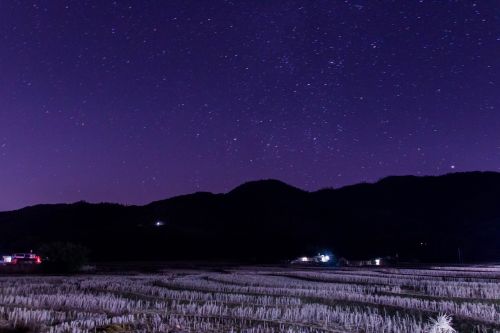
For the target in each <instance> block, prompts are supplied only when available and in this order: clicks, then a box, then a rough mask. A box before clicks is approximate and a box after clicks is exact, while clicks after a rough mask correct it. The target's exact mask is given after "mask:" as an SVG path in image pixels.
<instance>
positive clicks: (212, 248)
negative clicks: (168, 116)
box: [0, 172, 500, 262]
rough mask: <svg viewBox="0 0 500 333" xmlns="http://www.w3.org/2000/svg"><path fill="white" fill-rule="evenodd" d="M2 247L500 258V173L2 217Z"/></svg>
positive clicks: (102, 255) (134, 254) (253, 189)
mask: <svg viewBox="0 0 500 333" xmlns="http://www.w3.org/2000/svg"><path fill="white" fill-rule="evenodd" d="M157 222H159V223H157ZM0 230H1V231H2V232H1V234H0V247H1V248H0V250H1V251H26V250H27V249H37V248H38V247H40V246H42V245H43V244H46V243H48V242H53V241H70V242H75V243H80V244H83V245H85V246H86V247H88V248H89V249H90V251H91V256H92V258H93V259H94V260H145V259H146V260H184V259H208V260H241V261H256V262H272V261H276V260H282V259H286V258H293V257H295V256H298V255H301V254H305V253H311V252H317V251H320V250H329V251H332V252H333V253H335V254H337V255H338V256H343V257H346V258H349V259H355V258H372V257H375V256H386V255H391V256H394V255H396V254H397V255H398V257H399V258H400V259H401V260H419V261H425V262H440V261H441V262H456V261H457V252H458V249H460V252H461V254H462V258H463V259H464V260H465V261H467V262H478V261H494V260H499V259H500V174H499V173H494V172H469V173H454V174H448V175H444V176H435V177H430V176H429V177H415V176H397V177H388V178H384V179H382V180H380V181H378V182H376V183H373V184H367V183H363V184H357V185H352V186H347V187H343V188H340V189H324V190H320V191H316V192H307V191H303V190H301V189H298V188H295V187H293V186H290V185H288V184H285V183H283V182H280V181H277V180H263V181H255V182H248V183H245V184H243V185H241V186H238V187H237V188H235V189H233V190H232V191H230V192H228V193H226V194H212V193H207V192H200V193H194V194H191V195H183V196H178V197H173V198H170V199H166V200H161V201H156V202H152V203H150V204H148V205H144V206H124V205H118V204H108V203H101V204H90V203H86V202H77V203H74V204H55V205H37V206H32V207H26V208H23V209H20V210H16V211H10V212H1V213H0Z"/></svg>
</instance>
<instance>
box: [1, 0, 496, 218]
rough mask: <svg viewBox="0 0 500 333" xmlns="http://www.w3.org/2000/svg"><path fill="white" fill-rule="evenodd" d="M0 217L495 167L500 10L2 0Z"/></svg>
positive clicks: (432, 5)
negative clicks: (29, 210) (254, 185)
mask: <svg viewBox="0 0 500 333" xmlns="http://www.w3.org/2000/svg"><path fill="white" fill-rule="evenodd" d="M0 42H1V44H0V210H7V209H14V208H20V207H23V206H25V205H31V204H35V203H53V202H73V201H78V200H87V201H91V202H100V201H110V202H120V203H127V204H143V203H146V202H149V201H152V200H158V199H163V198H166V197H170V196H174V195H178V194H184V193H190V192H194V191H212V192H223V191H227V190H230V189H232V188H233V187H235V186H237V185H239V184H240V183H243V182H245V181H249V180H256V179H264V178H277V179H280V180H283V181H285V182H287V183H290V184H292V185H295V186H298V187H301V188H303V189H307V190H316V189H319V188H323V187H339V186H343V185H346V184H353V183H357V182H362V181H376V180H377V179H379V178H381V177H384V176H388V175H401V174H414V175H438V174H444V173H449V172H455V171H469V170H494V171H498V170H500V91H499V83H500V82H499V78H500V3H499V2H498V1H497V0H489V1H477V2H475V1H444V0H443V1H430V0H425V1H424V0H421V1H410V0H408V1H406V0H401V1H368V0H367V1H363V0H357V1H334V0H328V1H326V0H319V1H305V0H304V1H278V0H276V1H201V0H200V1H187V0H179V1H115V2H112V1H99V0H96V1H84V0H77V1H62V0H58V1H55V0H54V1H24V0H23V1H14V0H5V1H0Z"/></svg>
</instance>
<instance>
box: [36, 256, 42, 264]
mask: <svg viewBox="0 0 500 333" xmlns="http://www.w3.org/2000/svg"><path fill="white" fill-rule="evenodd" d="M35 262H36V263H37V264H41V263H42V258H40V256H36V257H35Z"/></svg>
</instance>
